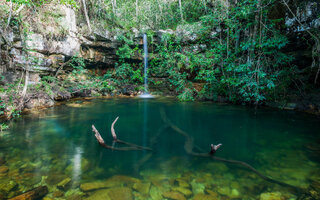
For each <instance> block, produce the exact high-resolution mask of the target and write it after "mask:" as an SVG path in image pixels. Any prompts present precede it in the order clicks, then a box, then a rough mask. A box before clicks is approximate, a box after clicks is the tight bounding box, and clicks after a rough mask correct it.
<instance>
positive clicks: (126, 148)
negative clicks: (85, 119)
mask: <svg viewBox="0 0 320 200" xmlns="http://www.w3.org/2000/svg"><path fill="white" fill-rule="evenodd" d="M118 119H119V117H117V118H116V119H115V120H114V121H113V123H112V124H111V135H112V137H113V141H114V143H121V144H125V145H128V146H129V147H114V146H109V145H107V144H106V143H105V142H104V140H103V138H102V137H101V135H100V133H99V131H98V130H97V129H96V127H95V126H94V125H92V131H93V132H94V133H95V137H96V139H97V140H98V142H99V144H100V145H101V146H103V147H104V148H107V149H112V150H118V151H132V150H141V151H143V150H146V151H152V149H151V148H149V147H143V146H139V145H137V144H133V143H130V142H126V141H123V140H119V139H118V138H117V135H116V132H115V130H114V125H115V123H116V122H117V121H118Z"/></svg>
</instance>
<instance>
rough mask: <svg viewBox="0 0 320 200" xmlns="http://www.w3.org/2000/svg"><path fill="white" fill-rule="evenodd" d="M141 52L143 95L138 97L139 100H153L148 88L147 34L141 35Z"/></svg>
mask: <svg viewBox="0 0 320 200" xmlns="http://www.w3.org/2000/svg"><path fill="white" fill-rule="evenodd" d="M143 51H144V58H143V62H144V93H143V94H142V95H140V96H139V97H140V98H153V96H152V95H151V94H149V88H148V38H147V34H143Z"/></svg>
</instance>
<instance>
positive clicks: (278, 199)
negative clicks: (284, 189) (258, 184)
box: [260, 192, 285, 200]
mask: <svg viewBox="0 0 320 200" xmlns="http://www.w3.org/2000/svg"><path fill="white" fill-rule="evenodd" d="M284 199H285V198H284V197H283V196H282V194H281V193H280V192H266V193H262V194H260V200H284Z"/></svg>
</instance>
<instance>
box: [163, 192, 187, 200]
mask: <svg viewBox="0 0 320 200" xmlns="http://www.w3.org/2000/svg"><path fill="white" fill-rule="evenodd" d="M162 196H163V197H164V198H168V199H174V200H186V198H185V197H184V196H183V194H181V193H179V192H175V191H170V192H164V193H163V194H162Z"/></svg>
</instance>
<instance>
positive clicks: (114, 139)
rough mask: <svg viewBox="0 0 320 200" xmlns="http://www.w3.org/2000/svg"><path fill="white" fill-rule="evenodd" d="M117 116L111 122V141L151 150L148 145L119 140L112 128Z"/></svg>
mask: <svg viewBox="0 0 320 200" xmlns="http://www.w3.org/2000/svg"><path fill="white" fill-rule="evenodd" d="M118 119H119V117H117V118H116V119H115V120H114V121H113V123H112V124H111V135H112V137H113V141H114V142H115V143H121V144H125V145H128V146H132V147H135V148H138V149H141V150H148V151H152V149H151V148H149V147H143V146H139V145H136V144H133V143H130V142H126V141H123V140H119V139H118V137H117V134H116V132H115V130H114V125H115V123H116V122H117V121H118Z"/></svg>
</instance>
